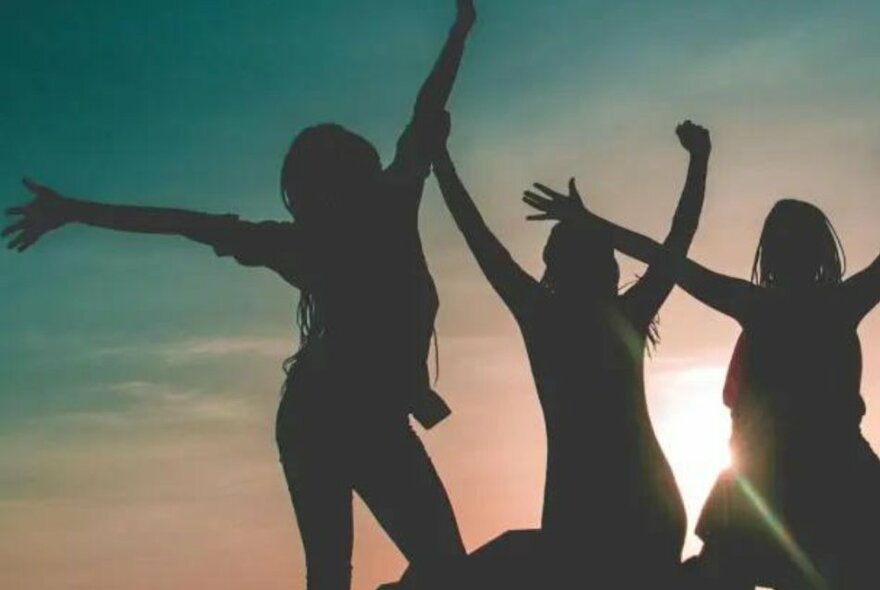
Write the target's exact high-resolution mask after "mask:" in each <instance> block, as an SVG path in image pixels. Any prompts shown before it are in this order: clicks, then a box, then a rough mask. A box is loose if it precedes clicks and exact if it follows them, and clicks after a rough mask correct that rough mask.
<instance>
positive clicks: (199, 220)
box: [68, 199, 219, 239]
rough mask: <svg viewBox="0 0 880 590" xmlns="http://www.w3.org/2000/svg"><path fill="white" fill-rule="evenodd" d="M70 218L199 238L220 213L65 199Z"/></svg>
mask: <svg viewBox="0 0 880 590" xmlns="http://www.w3.org/2000/svg"><path fill="white" fill-rule="evenodd" d="M68 211H69V216H70V221H71V222H74V223H82V224H85V225H91V226H94V227H100V228H104V229H112V230H116V231H124V232H133V233H146V234H168V235H181V236H184V237H189V238H192V239H198V235H199V233H200V230H201V229H203V228H204V227H205V225H206V224H210V223H211V221H212V220H215V219H218V218H219V216H216V215H209V214H207V213H199V212H196V211H188V210H183V209H167V208H160V207H141V206H134V205H109V204H105V203H97V202H94V201H84V200H80V199H68Z"/></svg>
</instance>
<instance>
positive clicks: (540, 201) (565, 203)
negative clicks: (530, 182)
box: [523, 178, 589, 221]
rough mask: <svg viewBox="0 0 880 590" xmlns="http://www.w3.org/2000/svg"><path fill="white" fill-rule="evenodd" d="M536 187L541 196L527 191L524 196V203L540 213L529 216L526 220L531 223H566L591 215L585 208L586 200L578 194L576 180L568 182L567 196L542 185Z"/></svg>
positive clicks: (535, 185)
mask: <svg viewBox="0 0 880 590" xmlns="http://www.w3.org/2000/svg"><path fill="white" fill-rule="evenodd" d="M534 187H535V189H536V190H537V191H538V192H539V193H541V194H538V193H536V192H533V191H526V192H525V193H524V196H523V201H524V202H525V203H526V204H527V205H528V206H529V207H532V208H534V209H537V210H538V211H540V213H537V214H535V215H529V216H528V217H527V218H526V219H528V220H530V221H544V220H548V219H551V220H559V221H566V220H572V219H575V218H577V217H584V216H586V215H587V214H588V213H589V212H588V211H587V208H586V206H584V200H583V198H582V197H581V195H580V193H579V192H578V189H577V185H576V184H575V180H574V178H572V179H571V180H569V181H568V194H567V195H564V194H562V193H559V192H556V191H554V190H553V189H551V188H549V187H547V186H544V185H543V184H540V183H535V184H534Z"/></svg>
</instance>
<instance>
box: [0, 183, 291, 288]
mask: <svg viewBox="0 0 880 590" xmlns="http://www.w3.org/2000/svg"><path fill="white" fill-rule="evenodd" d="M24 183H25V186H26V187H27V188H28V190H29V191H30V192H31V193H32V194H33V195H34V198H33V199H32V200H31V202H30V203H27V204H26V205H23V206H20V207H13V208H11V209H9V210H7V212H6V213H7V215H11V216H17V217H19V219H18V220H17V221H16V222H14V223H12V224H10V225H9V226H7V227H6V228H5V229H4V230H3V236H4V237H7V236H8V237H10V241H9V243H8V245H7V247H8V248H9V249H15V250H17V251H19V252H23V251H25V250H27V249H28V248H30V247H31V246H33V245H34V244H35V243H36V242H37V241H38V240H40V239H41V238H42V237H43V236H44V235H46V234H47V233H49V232H51V231H54V230H56V229H58V228H61V227H63V226H65V225H68V224H71V223H79V224H84V225H90V226H93V227H99V228H104V229H111V230H116V231H122V232H130V233H143V234H161V235H177V236H183V237H185V238H188V239H190V240H193V241H196V242H199V243H202V244H206V245H208V246H211V247H212V248H214V250H215V251H216V252H217V254H218V255H221V256H233V257H235V258H236V259H237V260H238V261H239V262H240V263H241V264H244V265H246V266H266V267H268V268H272V269H273V270H275V271H277V272H278V273H279V274H281V275H282V276H283V277H284V278H285V279H286V280H288V281H289V282H291V283H296V282H297V280H298V278H299V277H298V275H300V274H301V272H300V270H301V269H300V268H299V266H301V264H298V261H296V260H294V257H293V256H292V254H293V252H291V250H292V249H293V248H292V247H291V246H292V245H293V244H292V243H291V242H292V241H296V240H295V232H294V231H293V224H291V223H278V222H262V223H249V222H245V221H240V220H239V219H238V217H236V216H234V215H211V214H207V213H199V212H196V211H187V210H182V209H165V208H159V207H139V206H131V205H109V204H104V203H97V202H94V201H85V200H81V199H73V198H70V197H66V196H64V195H61V194H60V193H58V192H57V191H55V190H53V189H51V188H49V187H46V186H42V185H40V184H37V183H36V182H33V181H31V180H25V181H24Z"/></svg>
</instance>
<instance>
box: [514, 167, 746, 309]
mask: <svg viewBox="0 0 880 590" xmlns="http://www.w3.org/2000/svg"><path fill="white" fill-rule="evenodd" d="M535 188H536V189H537V190H538V191H540V192H541V193H543V195H538V194H537V193H534V192H531V191H527V192H526V195H525V197H524V199H523V200H524V201H525V202H526V203H527V204H528V205H530V206H532V207H534V208H535V209H538V210H539V211H541V213H540V214H537V215H531V216H529V219H532V220H543V219H559V220H565V221H568V222H571V223H579V224H583V226H584V228H585V229H586V230H587V231H606V232H608V233H609V234H610V236H611V239H612V241H613V242H614V247H615V248H616V249H618V250H620V251H621V252H623V253H624V254H626V255H627V256H632V257H633V258H636V259H637V260H641V261H642V262H644V263H646V264H649V265H651V266H652V267H654V266H656V267H657V269H658V270H660V271H661V272H663V273H664V274H667V275H668V276H670V277H671V278H672V279H673V280H674V281H675V282H676V283H678V284H679V285H680V286H681V288H682V289H684V290H685V291H687V292H688V293H690V294H691V295H692V296H693V297H695V298H696V299H699V300H700V301H702V302H703V303H705V304H706V305H708V306H709V307H712V308H713V309H715V310H717V311H720V312H721V313H723V314H726V315H728V316H730V317H732V318H734V319H735V320H737V321H739V322H740V323H743V322H744V321H745V320H746V318H747V317H748V314H749V312H750V311H751V309H752V308H753V305H754V304H755V302H756V299H757V297H758V296H759V289H758V288H757V287H755V286H754V285H752V284H751V283H749V282H748V281H744V280H741V279H736V278H733V277H729V276H726V275H722V274H720V273H716V272H714V271H711V270H709V269H707V268H705V267H704V266H701V265H700V264H697V263H696V262H694V261H692V260H690V259H689V258H687V257H686V256H684V255H682V254H680V253H678V252H674V251H670V250H668V249H666V248H664V247H663V246H662V245H661V244H659V243H657V242H656V241H654V240H652V239H651V238H649V237H647V236H643V235H642V234H639V233H636V232H634V231H631V230H628V229H626V228H624V227H621V226H619V225H616V224H614V223H612V222H610V221H607V220H605V219H602V218H601V217H598V216H596V215H594V214H593V213H591V212H589V211H587V209H586V207H584V205H583V201H582V200H581V197H580V194H579V193H578V191H577V186H576V185H575V182H574V179H571V181H570V182H569V192H570V194H569V195H563V194H561V193H558V192H556V191H554V190H552V189H550V188H548V187H546V186H544V185H542V184H536V185H535Z"/></svg>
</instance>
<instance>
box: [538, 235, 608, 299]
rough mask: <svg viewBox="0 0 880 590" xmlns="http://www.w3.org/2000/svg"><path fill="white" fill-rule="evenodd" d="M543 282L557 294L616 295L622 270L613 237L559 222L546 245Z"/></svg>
mask: <svg viewBox="0 0 880 590" xmlns="http://www.w3.org/2000/svg"><path fill="white" fill-rule="evenodd" d="M544 264H545V265H546V271H545V272H544V277H543V279H542V282H543V283H544V284H545V285H547V286H548V287H549V288H550V289H552V290H553V291H555V292H557V293H566V294H572V295H577V296H584V295H586V296H591V297H597V298H598V297H610V296H613V295H616V294H617V283H618V281H619V280H620V268H619V267H618V265H617V260H616V259H615V257H614V246H613V244H612V243H611V239H610V236H608V235H606V234H605V233H604V232H602V231H601V230H598V229H596V230H585V229H583V228H581V227H578V226H577V225H576V224H575V223H572V222H564V221H563V222H560V223H557V224H556V225H554V226H553V229H552V230H550V237H549V238H548V239H547V244H546V245H545V246H544Z"/></svg>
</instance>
